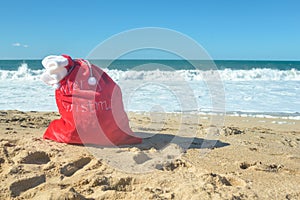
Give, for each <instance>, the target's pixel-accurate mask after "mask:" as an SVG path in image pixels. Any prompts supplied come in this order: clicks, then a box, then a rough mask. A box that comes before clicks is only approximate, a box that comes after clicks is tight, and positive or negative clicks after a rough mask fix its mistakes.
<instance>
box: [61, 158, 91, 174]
mask: <svg viewBox="0 0 300 200" xmlns="http://www.w3.org/2000/svg"><path fill="white" fill-rule="evenodd" d="M90 162H91V158H89V157H85V158H80V159H78V160H76V161H74V162H72V163H69V164H67V165H65V166H64V167H63V168H61V170H60V173H61V174H63V175H65V176H68V177H69V176H72V175H73V174H74V173H75V172H77V171H78V170H80V169H82V168H83V167H84V166H85V165H87V164H89V163H90Z"/></svg>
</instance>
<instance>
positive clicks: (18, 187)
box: [9, 174, 46, 197]
mask: <svg viewBox="0 0 300 200" xmlns="http://www.w3.org/2000/svg"><path fill="white" fill-rule="evenodd" d="M44 182H46V177H45V175H44V174H43V175H36V176H33V177H30V178H24V179H21V180H18V181H15V182H13V183H12V184H11V185H10V187H9V190H10V192H11V196H12V197H17V196H19V195H20V194H21V193H22V192H25V191H27V190H29V189H31V188H34V187H37V186H38V185H40V184H42V183H44Z"/></svg>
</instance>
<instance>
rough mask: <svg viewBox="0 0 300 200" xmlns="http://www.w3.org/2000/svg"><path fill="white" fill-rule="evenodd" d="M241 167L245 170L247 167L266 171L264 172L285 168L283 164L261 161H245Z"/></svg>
mask: <svg viewBox="0 0 300 200" xmlns="http://www.w3.org/2000/svg"><path fill="white" fill-rule="evenodd" d="M240 168H241V169H243V170H246V169H253V170H256V171H264V172H278V171H279V170H281V169H283V168H284V166H283V165H280V164H279V165H276V164H270V165H266V164H262V163H261V162H254V163H247V162H243V163H241V164H240Z"/></svg>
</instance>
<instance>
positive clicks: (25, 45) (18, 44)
mask: <svg viewBox="0 0 300 200" xmlns="http://www.w3.org/2000/svg"><path fill="white" fill-rule="evenodd" d="M12 46H14V47H24V48H28V47H29V45H28V44H21V43H19V42H16V43H13V44H12Z"/></svg>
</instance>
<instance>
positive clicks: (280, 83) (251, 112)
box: [0, 60, 300, 119]
mask: <svg viewBox="0 0 300 200" xmlns="http://www.w3.org/2000/svg"><path fill="white" fill-rule="evenodd" d="M91 62H92V63H94V64H96V65H98V66H99V67H101V66H106V64H105V63H107V62H108V61H99V60H98V61H97V60H94V61H93V60H92V61H91ZM196 63H197V66H193V65H191V64H190V63H189V62H187V61H184V60H116V61H114V62H112V63H111V64H110V65H109V67H108V68H105V69H104V71H106V72H107V73H108V74H109V75H110V76H111V77H112V79H113V80H115V81H116V82H117V83H118V84H119V85H120V87H121V89H122V92H123V98H124V106H125V109H126V110H127V111H135V112H149V111H151V112H192V113H204V114H205V113H214V112H215V111H216V109H215V105H214V103H213V98H215V95H212V94H211V93H210V88H209V83H208V82H207V80H205V78H204V77H205V75H207V74H212V73H217V74H218V75H219V77H220V80H216V81H218V82H219V83H220V84H219V86H220V87H219V88H218V89H219V90H220V94H222V93H224V97H223V96H222V95H221V101H222V102H223V103H222V106H223V104H224V111H226V113H227V114H228V115H241V116H254V117H283V118H291V119H300V101H299V100H300V61H246V60H232V61H230V60H217V61H214V63H215V65H216V67H217V70H211V69H209V68H208V67H207V66H206V61H197V62H196ZM196 68H197V69H196ZM42 73H43V67H42V65H41V60H0V93H1V99H0V110H21V111H57V107H56V104H55V96H54V89H53V88H52V87H51V86H48V85H46V84H44V83H43V82H42V81H41V80H40V79H39V77H40V75H41V74H42ZM222 98H223V99H222ZM218 101H220V98H219V99H218ZM217 110H218V109H217ZM221 110H222V109H221ZM218 111H219V110H218Z"/></svg>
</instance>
